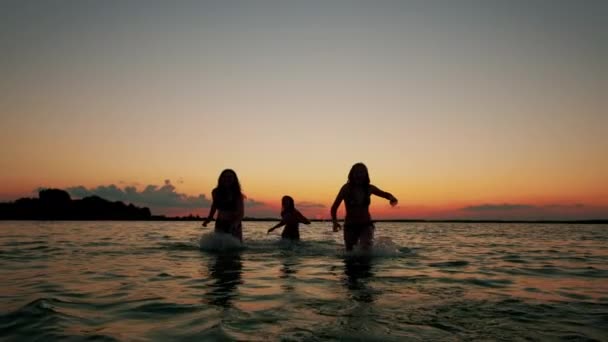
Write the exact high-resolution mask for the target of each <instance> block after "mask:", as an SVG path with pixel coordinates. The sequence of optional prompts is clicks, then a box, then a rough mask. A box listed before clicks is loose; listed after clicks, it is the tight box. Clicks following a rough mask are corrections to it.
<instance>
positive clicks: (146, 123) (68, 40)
mask: <svg viewBox="0 0 608 342" xmlns="http://www.w3.org/2000/svg"><path fill="white" fill-rule="evenodd" d="M607 17H608V2H607V1H592V0H589V1H558V0H555V1H517V0H516V1H447V0H446V1H377V2H376V1H365V2H363V1H331V0H330V1H299V2H290V1H217V2H203V1H177V2H170V1H158V2H154V1H147V2H134V1H133V2H130V1H2V2H1V3H0V51H1V52H0V75H1V77H0V146H1V147H0V201H12V200H15V199H17V198H19V197H31V196H35V193H36V192H35V191H36V189H39V188H51V187H52V188H62V189H68V190H69V192H70V193H71V194H72V197H73V198H79V197H82V196H86V195H90V194H93V193H95V194H99V195H101V196H102V197H105V198H108V199H112V200H123V201H125V202H133V203H134V204H137V205H142V206H148V207H150V208H151V209H152V212H153V213H155V214H168V215H183V214H189V213H193V214H202V215H206V214H207V211H208V207H209V203H208V199H209V194H210V192H211V189H212V188H213V187H214V186H215V183H216V182H217V178H218V175H219V173H220V172H221V171H222V170H223V169H225V168H232V169H234V170H235V171H236V172H237V174H238V176H239V178H240V181H241V184H242V186H243V189H244V192H245V194H246V195H247V197H248V206H247V212H246V215H247V216H278V211H279V209H278V206H279V202H280V198H281V196H282V195H284V194H289V195H291V196H293V197H294V198H295V199H296V204H297V206H298V207H299V208H300V209H301V210H302V211H303V212H304V213H305V214H307V215H309V216H310V217H328V216H329V206H330V205H331V203H332V201H333V199H334V197H335V195H336V193H337V191H338V190H339V189H340V187H341V186H342V184H344V182H345V181H346V176H347V173H348V171H349V169H350V167H351V166H352V164H354V163H356V162H359V161H361V162H364V163H365V164H366V165H367V166H368V168H369V171H370V176H371V180H372V183H373V184H375V185H377V186H378V187H380V188H381V189H383V190H386V191H389V192H391V193H393V194H394V195H395V196H396V197H397V198H398V199H399V201H400V203H399V206H398V207H396V208H391V207H390V206H389V204H388V202H387V201H385V200H382V199H380V198H375V199H373V204H372V215H373V216H374V217H375V218H497V219H583V218H608V133H607V132H608V113H607V108H608V21H607V20H606V18H607Z"/></svg>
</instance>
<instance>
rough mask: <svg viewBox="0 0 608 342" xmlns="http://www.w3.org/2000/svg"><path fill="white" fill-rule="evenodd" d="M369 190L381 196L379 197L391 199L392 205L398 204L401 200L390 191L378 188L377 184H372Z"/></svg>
mask: <svg viewBox="0 0 608 342" xmlns="http://www.w3.org/2000/svg"><path fill="white" fill-rule="evenodd" d="M369 190H370V192H371V193H372V194H374V195H376V196H379V197H382V198H385V199H387V200H389V201H390V202H391V205H392V206H393V207H394V206H396V205H397V203H398V202H399V201H398V200H397V198H396V197H395V196H393V195H392V194H390V193H388V192H386V191H382V190H380V189H378V188H377V187H376V186H374V185H370V186H369Z"/></svg>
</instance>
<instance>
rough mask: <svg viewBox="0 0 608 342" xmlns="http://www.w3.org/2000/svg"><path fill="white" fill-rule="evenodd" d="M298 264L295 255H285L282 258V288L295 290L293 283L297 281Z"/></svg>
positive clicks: (287, 290) (286, 290)
mask: <svg viewBox="0 0 608 342" xmlns="http://www.w3.org/2000/svg"><path fill="white" fill-rule="evenodd" d="M296 265H297V259H296V258H295V257H285V258H284V259H282V265H281V275H280V276H279V277H280V278H281V279H283V283H282V285H281V288H282V289H283V290H285V292H293V291H294V290H295V287H294V285H293V284H294V282H295V281H296V279H295V276H296V273H298V271H297V270H296Z"/></svg>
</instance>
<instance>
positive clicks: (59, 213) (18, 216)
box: [0, 189, 152, 220]
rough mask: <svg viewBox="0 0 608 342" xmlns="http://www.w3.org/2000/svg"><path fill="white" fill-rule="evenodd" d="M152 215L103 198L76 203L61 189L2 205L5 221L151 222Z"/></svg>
mask: <svg viewBox="0 0 608 342" xmlns="http://www.w3.org/2000/svg"><path fill="white" fill-rule="evenodd" d="M151 216H152V215H151V213H150V209H148V208H139V207H136V206H134V205H133V204H128V205H127V204H124V203H123V202H111V201H108V200H106V199H103V198H101V197H99V196H90V197H85V198H83V199H79V200H73V199H71V198H70V195H69V194H68V193H67V192H66V191H63V190H60V189H48V190H41V191H40V192H39V193H38V198H20V199H18V200H16V201H15V202H8V203H0V219H1V220H149V219H150V217H151Z"/></svg>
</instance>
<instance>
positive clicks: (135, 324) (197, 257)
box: [0, 221, 608, 341]
mask: <svg viewBox="0 0 608 342" xmlns="http://www.w3.org/2000/svg"><path fill="white" fill-rule="evenodd" d="M274 223H275V222H244V223H243V233H244V244H243V245H240V244H239V242H238V241H235V240H232V239H231V238H230V237H226V236H215V235H213V234H212V233H211V232H212V229H211V228H202V227H201V226H200V223H198V222H31V221H24V222H17V221H4V222H0V289H1V293H0V339H2V340H9V341H10V340H15V341H23V340H41V341H46V340H49V339H62V340H63V339H75V340H81V339H82V340H127V341H137V340H142V341H143V340H248V341H256V340H257V341H259V340H264V341H273V340H293V341H299V340H306V341H316V340H365V341H370V340H372V341H373V340H376V341H403V340H412V341H418V340H419V341H429V340H435V341H437V340H441V341H460V340H504V341H512V340H583V341H593V340H608V225H576V224H493V223H478V224H468V223H457V224H454V223H378V224H377V225H376V245H375V248H374V250H372V251H371V252H370V253H364V252H361V251H355V252H353V253H345V252H344V250H343V244H342V236H341V233H334V232H332V229H331V224H329V223H322V222H314V223H313V224H311V225H310V226H303V227H302V228H301V237H302V242H300V243H288V242H283V241H280V230H277V232H276V233H273V234H271V235H266V230H267V229H268V228H270V227H271V226H273V225H274Z"/></svg>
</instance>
